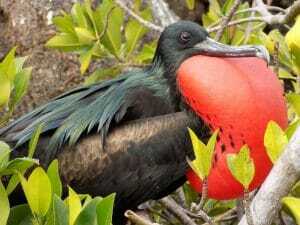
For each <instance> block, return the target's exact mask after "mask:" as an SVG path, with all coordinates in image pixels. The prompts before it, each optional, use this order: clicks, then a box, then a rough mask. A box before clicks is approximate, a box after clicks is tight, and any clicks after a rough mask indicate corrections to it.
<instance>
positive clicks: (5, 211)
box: [0, 180, 10, 225]
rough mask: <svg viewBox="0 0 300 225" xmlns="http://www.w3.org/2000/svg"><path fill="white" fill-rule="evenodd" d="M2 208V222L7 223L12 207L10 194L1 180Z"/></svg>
mask: <svg viewBox="0 0 300 225" xmlns="http://www.w3.org/2000/svg"><path fill="white" fill-rule="evenodd" d="M0 209H1V210H0V224H4V225H5V224H6V222H7V219H8V216H9V211H10V207H9V201H8V196H7V193H6V190H5V187H4V186H3V184H2V182H1V180H0Z"/></svg>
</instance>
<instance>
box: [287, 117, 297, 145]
mask: <svg viewBox="0 0 300 225" xmlns="http://www.w3.org/2000/svg"><path fill="white" fill-rule="evenodd" d="M299 126H300V120H299V119H298V120H296V121H295V122H293V123H291V124H289V126H288V128H287V129H286V131H285V133H286V136H287V138H288V139H289V140H290V139H291V137H292V136H293V134H294V132H295V131H296V129H297V128H298V127H299Z"/></svg>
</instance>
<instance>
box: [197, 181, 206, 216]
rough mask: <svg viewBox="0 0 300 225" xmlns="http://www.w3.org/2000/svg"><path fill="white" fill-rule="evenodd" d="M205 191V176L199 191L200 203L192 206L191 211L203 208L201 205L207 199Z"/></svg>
mask: <svg viewBox="0 0 300 225" xmlns="http://www.w3.org/2000/svg"><path fill="white" fill-rule="evenodd" d="M207 192H208V186H207V178H204V179H203V181H202V192H201V199H200V203H199V204H198V205H196V206H195V207H194V209H193V211H195V212H198V211H200V210H202V209H203V206H204V204H205V202H206V200H207Z"/></svg>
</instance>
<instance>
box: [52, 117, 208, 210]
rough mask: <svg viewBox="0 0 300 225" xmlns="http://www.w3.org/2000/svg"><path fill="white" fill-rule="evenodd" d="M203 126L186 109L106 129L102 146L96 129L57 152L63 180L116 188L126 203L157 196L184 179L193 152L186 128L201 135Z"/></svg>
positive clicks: (94, 190) (84, 187)
mask: <svg viewBox="0 0 300 225" xmlns="http://www.w3.org/2000/svg"><path fill="white" fill-rule="evenodd" d="M202 125H203V124H201V122H200V121H199V120H197V119H194V118H193V117H190V116H188V115H187V113H186V112H178V113H170V114H166V115H161V116H155V117H151V118H144V119H139V120H134V121H128V122H126V123H124V124H122V125H120V126H118V127H115V128H113V129H112V130H111V132H109V134H108V136H107V140H106V146H105V151H104V149H103V146H101V143H100V140H99V137H98V135H97V134H94V135H90V136H87V137H84V138H82V139H80V141H79V142H78V143H77V144H76V146H74V147H68V146H66V147H65V149H64V150H63V151H61V152H60V153H59V154H58V156H57V157H58V161H59V163H60V167H59V168H61V171H60V174H61V177H62V179H63V181H64V182H63V183H64V184H71V185H72V187H73V188H75V189H76V190H77V191H79V192H88V193H89V194H92V195H101V196H105V195H107V194H109V193H112V192H116V193H117V199H118V201H119V200H120V201H122V202H118V203H117V205H119V206H120V205H123V207H125V208H126V207H127V208H128V207H130V206H136V205H137V204H140V203H141V202H144V201H146V200H149V199H154V198H159V197H162V196H164V195H166V194H169V193H171V192H172V191H174V190H175V189H176V188H177V187H179V186H180V185H182V184H183V182H184V181H185V178H184V177H185V172H186V169H187V163H186V156H187V155H188V156H189V157H190V158H192V157H193V156H192V155H193V153H192V147H191V143H190V141H189V136H188V132H187V127H190V128H192V129H194V130H196V132H197V134H199V135H201V138H202V139H203V138H207V137H204V136H203V135H205V134H208V133H207V132H202V131H203V130H201V129H202V128H203V129H206V127H205V126H204V125H203V126H202Z"/></svg>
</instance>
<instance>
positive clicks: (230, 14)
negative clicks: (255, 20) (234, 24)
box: [215, 0, 241, 41]
mask: <svg viewBox="0 0 300 225" xmlns="http://www.w3.org/2000/svg"><path fill="white" fill-rule="evenodd" d="M240 3H241V0H235V2H234V4H233V6H232V8H231V9H230V11H229V12H228V15H226V16H225V18H224V20H223V21H222V23H221V25H220V29H219V30H218V32H217V34H216V37H215V39H216V41H219V40H220V39H221V37H222V35H223V33H224V31H225V29H226V27H227V24H228V23H229V22H230V20H231V19H232V17H233V15H234V13H235V12H236V10H237V9H238V7H239V5H240Z"/></svg>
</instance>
